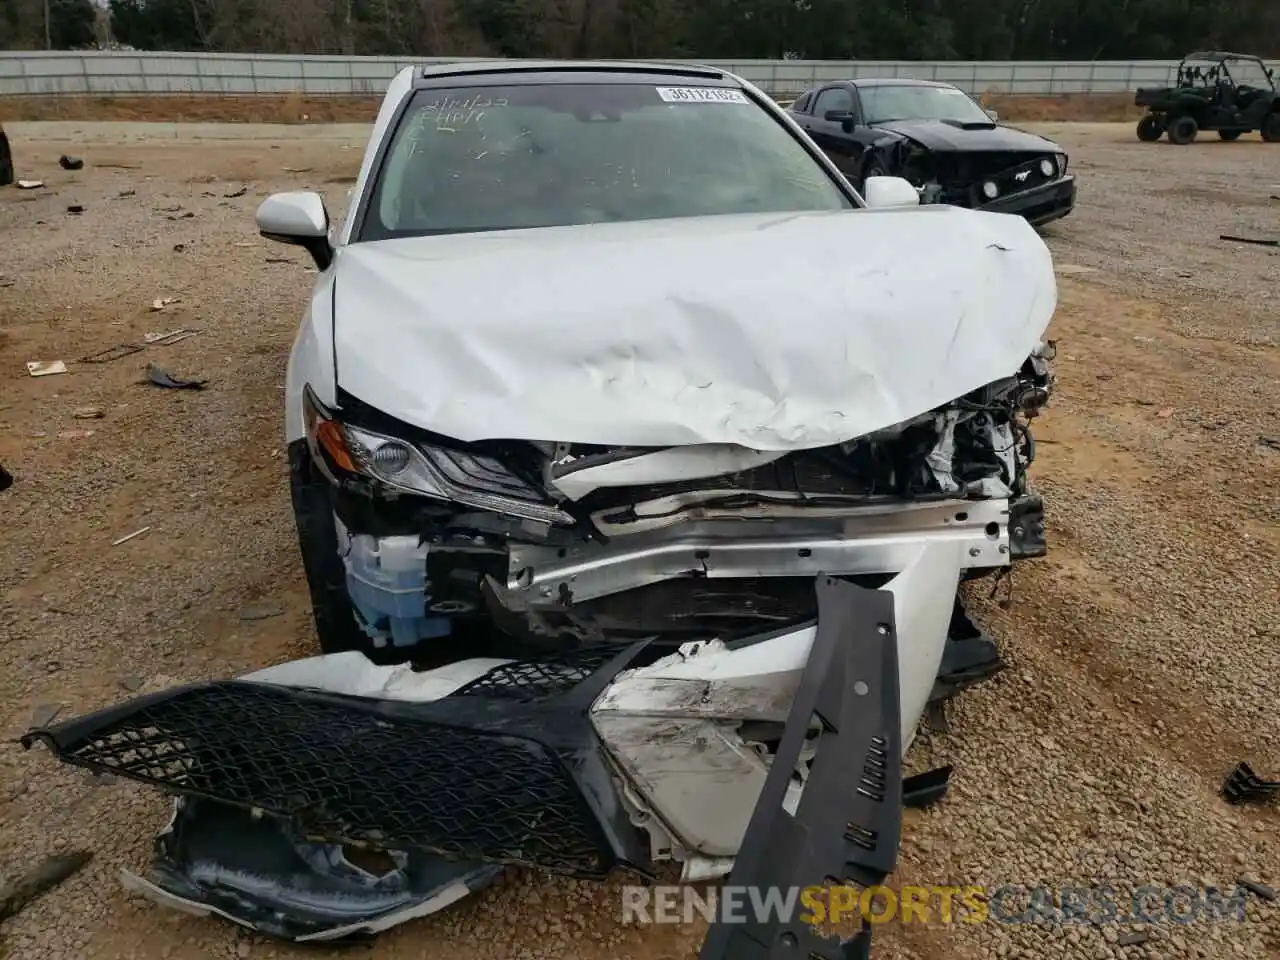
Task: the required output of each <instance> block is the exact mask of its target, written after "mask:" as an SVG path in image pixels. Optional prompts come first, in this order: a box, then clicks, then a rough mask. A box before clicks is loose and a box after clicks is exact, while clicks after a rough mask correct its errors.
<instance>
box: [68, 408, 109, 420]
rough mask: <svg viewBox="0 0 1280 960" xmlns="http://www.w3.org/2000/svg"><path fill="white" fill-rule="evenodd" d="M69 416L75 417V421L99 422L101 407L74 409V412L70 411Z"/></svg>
mask: <svg viewBox="0 0 1280 960" xmlns="http://www.w3.org/2000/svg"><path fill="white" fill-rule="evenodd" d="M71 416H73V417H75V418H76V419H77V420H101V419H102V408H101V407H76V408H75V409H74V410H72V411H71Z"/></svg>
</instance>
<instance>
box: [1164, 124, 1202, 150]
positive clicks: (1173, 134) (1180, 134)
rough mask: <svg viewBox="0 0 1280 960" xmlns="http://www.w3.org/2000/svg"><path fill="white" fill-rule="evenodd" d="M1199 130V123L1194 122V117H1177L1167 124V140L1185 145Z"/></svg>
mask: <svg viewBox="0 0 1280 960" xmlns="http://www.w3.org/2000/svg"><path fill="white" fill-rule="evenodd" d="M1199 131H1200V125H1199V124H1198V123H1196V118H1195V117H1178V118H1177V119H1176V120H1174V121H1173V122H1172V123H1170V124H1169V142H1170V143H1176V144H1178V146H1180V147H1185V146H1186V145H1187V144H1188V143H1190V142H1191V141H1192V140H1194V139H1195V138H1196V134H1197V133H1199Z"/></svg>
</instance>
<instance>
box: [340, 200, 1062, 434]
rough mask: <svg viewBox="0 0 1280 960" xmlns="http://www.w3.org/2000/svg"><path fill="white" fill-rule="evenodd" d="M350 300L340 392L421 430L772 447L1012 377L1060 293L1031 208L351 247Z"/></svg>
mask: <svg viewBox="0 0 1280 960" xmlns="http://www.w3.org/2000/svg"><path fill="white" fill-rule="evenodd" d="M335 291H336V292H335V298H336V299H335V340H336V344H335V346H336V360H337V371H338V383H339V385H340V386H341V387H342V388H343V389H345V390H347V391H349V392H350V393H352V394H353V395H355V396H357V397H359V398H360V399H361V400H362V401H364V402H365V403H368V404H370V405H372V406H374V407H376V408H378V409H380V410H382V411H383V412H385V413H387V414H390V415H392V416H394V417H398V418H399V419H401V420H404V421H407V422H409V423H412V424H414V425H416V426H420V427H423V428H426V429H428V430H432V431H435V432H437V433H440V434H444V435H447V436H450V437H454V438H456V439H458V440H463V441H473V440H480V439H486V438H509V439H524V440H548V441H560V442H574V443H596V444H605V445H636V446H665V445H676V444H695V443H734V444H740V445H742V446H745V447H751V448H754V449H757V450H793V449H802V448H808V447H819V446H826V445H830V444H834V443H839V442H842V441H845V440H850V439H853V438H855V437H859V436H862V435H863V434H866V433H870V432H872V431H874V430H879V429H882V428H884V427H888V426H892V425H893V424H895V423H899V422H901V421H903V420H905V419H908V418H909V417H912V416H915V415H917V414H920V413H923V412H925V411H927V410H929V409H932V408H933V407H936V406H939V405H941V404H944V403H947V402H949V401H951V400H954V399H955V398H956V397H958V396H961V395H962V394H964V393H967V392H968V391H970V390H973V389H976V388H978V387H981V386H984V385H985V384H987V383H990V382H991V381H993V380H996V379H999V378H1001V377H1005V376H1010V375H1012V374H1013V373H1015V372H1016V371H1017V369H1018V368H1019V367H1020V366H1021V365H1022V363H1023V361H1024V360H1025V359H1026V357H1027V355H1028V354H1029V353H1030V352H1031V351H1032V350H1033V349H1034V348H1035V346H1036V344H1037V343H1038V342H1039V341H1040V340H1041V339H1042V337H1043V335H1044V333H1045V330H1046V328H1047V327H1048V324H1049V320H1050V318H1051V316H1052V314H1053V310H1054V307H1055V305H1056V300H1057V287H1056V283H1055V280H1054V274H1053V265H1052V262H1051V259H1050V256H1049V251H1048V249H1047V248H1046V247H1045V245H1044V242H1043V241H1042V240H1041V239H1040V237H1039V236H1038V235H1037V234H1036V233H1035V231H1034V230H1033V229H1032V228H1031V227H1030V226H1029V225H1028V224H1027V223H1026V222H1025V221H1024V220H1023V219H1022V218H1020V217H1015V216H1009V215H1004V214H991V213H978V212H974V211H969V210H962V209H959V208H955V207H941V206H937V207H924V208H919V209H908V210H895V211H850V212H844V213H821V214H801V215H779V214H772V215H744V216H728V217H706V218H697V219H687V220H660V221H646V222H640V223H626V224H595V225H590V226H581V227H556V228H551V229H542V230H521V231H505V232H500V233H480V234H467V235H455V236H439V237H424V238H414V239H407V240H390V241H381V242H377V243H357V244H352V245H351V246H348V247H345V248H343V250H342V251H341V253H340V254H339V258H338V265H337V276H336V288H335Z"/></svg>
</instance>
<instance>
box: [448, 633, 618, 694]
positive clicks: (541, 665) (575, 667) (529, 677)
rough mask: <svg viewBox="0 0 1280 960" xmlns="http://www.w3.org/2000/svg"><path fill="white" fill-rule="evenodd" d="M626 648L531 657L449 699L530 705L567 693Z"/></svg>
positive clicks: (586, 649) (595, 648) (606, 647)
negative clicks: (490, 699) (480, 698)
mask: <svg viewBox="0 0 1280 960" xmlns="http://www.w3.org/2000/svg"><path fill="white" fill-rule="evenodd" d="M628 646H630V644H628V643H601V644H592V645H591V646H589V647H583V648H581V649H580V650H573V651H569V652H557V653H554V654H549V655H547V656H545V657H531V658H530V659H528V660H517V661H515V662H513V663H507V664H503V665H502V666H500V667H495V668H494V669H492V670H490V671H489V672H488V673H486V674H485V675H484V676H482V677H477V678H476V679H475V680H472V681H471V682H470V683H468V684H466V685H465V686H462V687H459V688H458V689H457V690H455V691H454V692H453V694H452V696H455V697H459V696H481V697H491V698H494V699H500V700H514V701H517V702H520V703H533V702H536V701H538V700H546V699H548V698H550V697H554V696H558V695H559V694H562V693H567V692H568V691H569V690H571V689H572V688H573V687H576V686H577V685H578V684H579V683H581V682H582V681H583V680H585V679H587V677H589V676H591V674H593V673H595V672H596V671H597V670H599V669H600V668H601V667H603V666H604V665H605V664H607V663H608V662H609V661H610V660H612V659H613V658H614V657H616V656H618V655H619V654H621V653H622V652H623V651H624V650H626V649H627V648H628Z"/></svg>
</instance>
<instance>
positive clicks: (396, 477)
mask: <svg viewBox="0 0 1280 960" xmlns="http://www.w3.org/2000/svg"><path fill="white" fill-rule="evenodd" d="M303 410H304V421H305V424H306V431H307V445H308V446H309V447H310V449H311V456H312V458H313V459H314V460H315V461H316V463H317V464H318V466H319V467H320V469H321V470H322V471H324V472H325V473H326V474H327V475H328V476H329V479H330V480H333V481H334V482H335V483H336V482H338V480H339V477H338V474H339V473H347V474H354V475H356V476H360V477H364V478H366V479H368V480H373V481H375V482H376V483H378V484H381V485H382V486H384V487H388V488H390V489H392V490H398V491H401V492H404V493H413V494H417V495H418V496H423V497H433V498H435V499H437V500H446V501H452V502H454V503H458V504H462V505H463V506H468V507H475V508H477V509H479V510H491V511H493V512H494V513H502V514H507V515H508V516H513V517H520V518H522V519H525V520H536V521H538V522H541V523H561V524H571V523H574V518H573V517H571V516H570V515H569V514H567V513H565V512H564V511H563V510H559V509H557V508H556V507H554V506H552V505H551V504H548V503H547V502H546V499H545V497H544V495H543V494H542V492H541V491H540V490H538V489H537V488H536V487H534V486H532V485H531V484H528V483H526V482H525V481H523V480H521V479H520V478H519V477H517V476H515V475H514V474H513V473H511V471H509V470H508V469H507V468H506V467H504V466H503V465H502V464H501V463H499V462H498V461H497V460H494V459H493V458H492V457H483V456H476V455H474V454H470V453H462V452H459V451H457V450H446V449H444V448H442V447H429V446H425V445H419V444H414V443H409V442H408V441H405V440H401V439H399V438H397V437H389V436H386V435H384V434H381V433H374V432H373V431H372V430H365V429H364V428H362V427H354V426H351V425H350V424H345V423H342V422H341V421H339V420H338V419H336V418H335V416H334V414H333V413H332V411H330V410H328V409H326V408H325V406H324V405H323V404H322V403H320V401H319V400H318V399H317V398H316V396H315V394H314V393H312V391H311V388H310V387H308V388H307V389H306V390H305V391H304V392H303Z"/></svg>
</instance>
